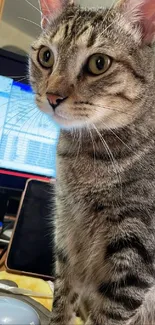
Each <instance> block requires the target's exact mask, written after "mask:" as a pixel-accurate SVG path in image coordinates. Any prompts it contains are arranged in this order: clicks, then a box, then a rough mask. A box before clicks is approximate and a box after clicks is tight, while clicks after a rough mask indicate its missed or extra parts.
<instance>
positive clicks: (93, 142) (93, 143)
mask: <svg viewBox="0 0 155 325" xmlns="http://www.w3.org/2000/svg"><path fill="white" fill-rule="evenodd" d="M87 130H88V131H89V134H90V138H91V141H92V145H93V152H94V175H95V140H94V139H93V134H92V132H91V129H90V128H89V125H88V126H87Z"/></svg>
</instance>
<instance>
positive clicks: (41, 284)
mask: <svg viewBox="0 0 155 325" xmlns="http://www.w3.org/2000/svg"><path fill="white" fill-rule="evenodd" d="M0 280H10V281H13V282H15V283H16V284H17V286H18V288H20V289H27V290H31V291H34V292H39V293H40V294H45V295H47V296H48V295H53V292H52V289H51V286H50V285H49V283H48V282H46V281H44V280H42V279H38V278H33V277H29V276H24V275H17V274H11V273H7V272H5V271H2V272H0ZM17 298H18V297H17ZM31 298H32V299H34V300H35V301H37V302H39V303H40V304H41V305H43V306H44V307H45V308H47V309H48V310H49V311H51V310H52V304H53V298H40V297H32V296H31ZM82 324H83V322H82V321H81V319H80V318H76V319H75V325H82Z"/></svg>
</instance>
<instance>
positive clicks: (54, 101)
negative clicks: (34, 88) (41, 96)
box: [47, 93, 66, 108]
mask: <svg viewBox="0 0 155 325" xmlns="http://www.w3.org/2000/svg"><path fill="white" fill-rule="evenodd" d="M47 99H48V101H49V103H50V105H51V106H52V107H53V108H56V107H57V106H58V105H59V104H60V103H61V102H63V101H64V100H65V99H66V97H61V96H59V95H56V94H52V93H47Z"/></svg>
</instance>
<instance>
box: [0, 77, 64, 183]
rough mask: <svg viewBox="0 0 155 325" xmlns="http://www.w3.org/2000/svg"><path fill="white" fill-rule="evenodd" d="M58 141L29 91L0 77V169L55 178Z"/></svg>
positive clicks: (28, 87)
mask: <svg viewBox="0 0 155 325" xmlns="http://www.w3.org/2000/svg"><path fill="white" fill-rule="evenodd" d="M58 137H59V127H58V126H57V125H56V124H55V123H54V122H53V121H52V120H51V119H50V117H48V116H47V115H45V114H44V113H42V112H41V111H39V110H38V108H37V106H36V104H35V101H34V94H33V92H32V90H31V87H30V86H29V85H24V84H22V83H20V82H16V81H14V80H13V79H11V78H7V77H3V76H0V168H5V169H11V170H15V171H20V172H25V173H33V174H38V175H42V176H47V177H55V176H56V147H57V142H58Z"/></svg>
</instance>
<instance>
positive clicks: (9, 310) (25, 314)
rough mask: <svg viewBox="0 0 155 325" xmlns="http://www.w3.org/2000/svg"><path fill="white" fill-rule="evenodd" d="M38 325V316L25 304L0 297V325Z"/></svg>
mask: <svg viewBox="0 0 155 325" xmlns="http://www.w3.org/2000/svg"><path fill="white" fill-rule="evenodd" d="M7 324H9V325H14V324H16V325H29V324H30V325H40V320H39V316H38V314H37V313H36V311H35V310H34V309H33V308H32V307H31V306H30V305H29V304H27V303H25V302H23V301H21V300H18V299H15V298H11V297H6V296H1V297H0V325H7Z"/></svg>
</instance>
